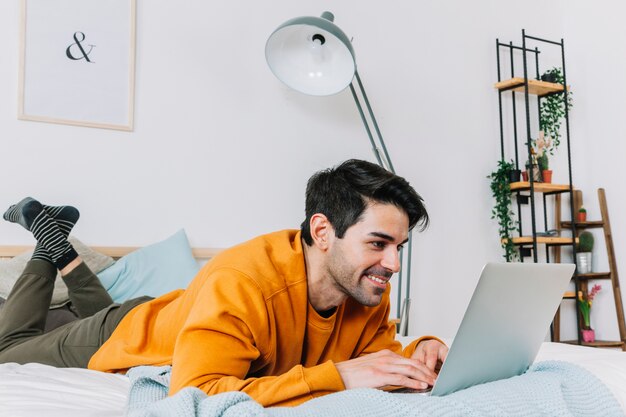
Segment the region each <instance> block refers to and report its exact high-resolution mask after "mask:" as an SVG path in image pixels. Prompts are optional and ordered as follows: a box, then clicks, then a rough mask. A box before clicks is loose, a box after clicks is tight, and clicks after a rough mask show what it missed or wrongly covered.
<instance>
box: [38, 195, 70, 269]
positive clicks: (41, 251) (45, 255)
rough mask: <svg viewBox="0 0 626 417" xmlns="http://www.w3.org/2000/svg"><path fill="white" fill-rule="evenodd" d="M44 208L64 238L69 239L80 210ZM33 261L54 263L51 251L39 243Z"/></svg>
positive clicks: (58, 207) (61, 207) (62, 207)
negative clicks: (39, 260)
mask: <svg viewBox="0 0 626 417" xmlns="http://www.w3.org/2000/svg"><path fill="white" fill-rule="evenodd" d="M42 207H43V209H44V210H45V212H46V214H47V215H48V216H50V217H51V218H52V219H53V220H54V222H55V223H56V224H57V226H58V227H59V229H60V230H61V233H62V234H63V236H65V238H66V239H67V237H68V236H69V235H70V233H71V232H72V228H73V227H74V225H75V224H76V222H77V221H78V218H79V217H80V213H79V211H78V209H76V208H75V207H72V206H46V205H45V204H42ZM31 259H41V260H44V261H48V262H50V263H54V262H53V261H52V256H51V255H50V251H49V250H48V249H46V248H45V246H43V245H42V244H41V243H37V246H35V251H34V252H33V256H32V258H31Z"/></svg>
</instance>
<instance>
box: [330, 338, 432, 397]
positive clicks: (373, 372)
mask: <svg viewBox="0 0 626 417" xmlns="http://www.w3.org/2000/svg"><path fill="white" fill-rule="evenodd" d="M420 345H421V343H420ZM335 366H336V367H337V370H338V371H339V374H340V375H341V378H342V379H343V383H344V385H345V386H346V389H350V388H380V387H384V386H386V385H395V386H401V387H407V388H412V389H416V390H419V389H424V388H427V387H428V385H433V384H434V383H435V378H436V377H437V375H436V374H435V372H434V371H433V370H431V369H429V368H428V367H426V365H424V363H420V362H419V361H417V360H415V359H412V358H411V359H409V358H405V357H404V356H401V355H398V354H397V353H394V352H392V351H390V350H381V351H380V352H376V353H372V354H369V355H366V356H362V357H360V358H356V359H351V360H348V361H345V362H339V363H337V364H335ZM433 369H434V368H433Z"/></svg>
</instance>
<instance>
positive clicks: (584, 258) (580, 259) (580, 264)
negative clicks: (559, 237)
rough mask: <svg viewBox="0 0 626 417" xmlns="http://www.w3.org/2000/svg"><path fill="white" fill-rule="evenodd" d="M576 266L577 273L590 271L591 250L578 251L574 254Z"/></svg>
mask: <svg viewBox="0 0 626 417" xmlns="http://www.w3.org/2000/svg"><path fill="white" fill-rule="evenodd" d="M576 268H577V272H578V273H579V274H588V273H590V272H591V252H578V253H577V254H576Z"/></svg>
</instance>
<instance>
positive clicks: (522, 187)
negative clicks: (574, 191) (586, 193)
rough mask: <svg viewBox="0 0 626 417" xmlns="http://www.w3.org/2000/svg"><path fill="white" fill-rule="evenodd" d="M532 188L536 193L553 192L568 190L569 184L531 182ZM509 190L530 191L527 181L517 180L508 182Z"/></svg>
mask: <svg viewBox="0 0 626 417" xmlns="http://www.w3.org/2000/svg"><path fill="white" fill-rule="evenodd" d="M533 186H534V189H535V191H536V192H538V193H553V192H561V193H564V192H568V191H569V185H567V184H547V183H545V182H535V183H533ZM510 187H511V191H530V182H529V181H518V182H512V183H511V184H510Z"/></svg>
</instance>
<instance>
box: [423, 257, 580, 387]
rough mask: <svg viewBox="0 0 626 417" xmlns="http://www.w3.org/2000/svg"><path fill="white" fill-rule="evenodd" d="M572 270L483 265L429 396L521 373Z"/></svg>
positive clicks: (568, 266)
mask: <svg viewBox="0 0 626 417" xmlns="http://www.w3.org/2000/svg"><path fill="white" fill-rule="evenodd" d="M574 268H575V265H573V264H534V263H488V264H487V265H485V267H484V268H483V270H482V273H481V276H480V279H479V281H478V284H477V285H476V289H475V290H474V294H473V295H472V298H471V300H470V303H469V305H468V307H467V310H466V311H465V316H464V317H463V320H462V321H461V325H460V326H459V330H458V332H457V334H456V336H455V338H454V341H453V343H452V346H451V347H450V351H449V352H448V356H447V358H446V361H445V362H444V364H443V367H442V368H441V371H440V372H439V377H438V378H437V381H436V383H435V386H434V387H433V390H432V392H431V395H445V394H449V393H452V392H454V391H458V390H460V389H463V388H468V387H471V386H474V385H477V384H481V383H485V382H491V381H496V380H499V379H504V378H510V377H512V376H515V375H520V374H522V373H523V372H525V371H526V370H527V369H528V367H529V366H530V365H531V364H532V362H533V361H534V359H535V357H536V356H537V352H538V350H539V348H540V346H541V343H542V342H543V341H544V340H545V337H546V335H547V332H548V329H549V326H550V322H551V321H552V319H553V318H554V314H555V312H556V310H557V308H558V306H559V304H560V301H561V299H562V297H563V293H564V292H565V290H566V288H567V285H568V283H569V282H570V279H571V277H572V274H573V273H574Z"/></svg>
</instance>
